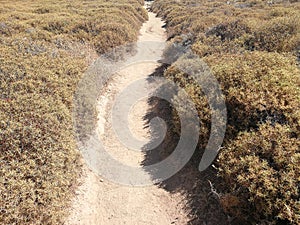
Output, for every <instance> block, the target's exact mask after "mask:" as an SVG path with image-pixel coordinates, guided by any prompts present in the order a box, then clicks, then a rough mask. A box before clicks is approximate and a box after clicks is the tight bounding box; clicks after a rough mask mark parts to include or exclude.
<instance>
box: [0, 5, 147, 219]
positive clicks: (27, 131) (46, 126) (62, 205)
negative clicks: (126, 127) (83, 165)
mask: <svg viewBox="0 0 300 225" xmlns="http://www.w3.org/2000/svg"><path fill="white" fill-rule="evenodd" d="M146 18H147V14H146V12H145V10H144V9H143V8H142V1H138V0H117V1H114V2H112V1H105V0H96V1H79V0H74V1H68V0H60V1H53V0H47V1H45V0H36V1H29V0H28V1H27V0H26V1H4V0H1V1H0V162H1V167H0V223H1V224H59V223H62V222H63V218H64V215H65V214H66V208H67V206H68V201H69V199H70V197H71V196H72V194H73V190H74V186H75V185H76V179H77V177H78V174H79V172H80V163H79V154H78V152H77V150H76V143H75V141H74V136H73V122H72V115H71V114H72V107H73V103H72V98H73V92H74V90H75V88H76V85H77V83H78V81H79V79H80V78H81V77H82V75H83V73H84V71H85V69H86V68H87V66H88V63H89V62H91V61H92V60H93V59H94V58H95V57H97V53H103V52H105V51H107V50H109V49H110V48H112V47H115V46H117V45H120V44H124V43H127V42H131V41H134V40H136V38H137V34H138V30H139V28H140V26H141V24H142V22H143V21H144V20H145V19H146Z"/></svg>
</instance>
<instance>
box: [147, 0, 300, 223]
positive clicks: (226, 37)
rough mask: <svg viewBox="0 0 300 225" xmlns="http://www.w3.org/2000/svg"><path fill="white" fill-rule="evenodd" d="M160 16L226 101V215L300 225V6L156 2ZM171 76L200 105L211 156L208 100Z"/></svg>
mask: <svg viewBox="0 0 300 225" xmlns="http://www.w3.org/2000/svg"><path fill="white" fill-rule="evenodd" d="M152 9H153V10H154V12H157V13H158V14H159V15H160V16H162V17H163V18H164V19H165V20H166V24H167V30H168V36H169V39H170V40H171V42H172V43H174V44H175V45H177V46H178V45H180V46H183V47H184V48H185V49H188V48H190V49H192V51H193V52H194V53H196V54H198V55H199V56H200V57H201V58H202V59H203V60H204V61H205V62H206V63H207V64H208V65H209V66H210V68H211V70H212V72H213V74H214V76H215V77H216V78H217V79H218V81H219V83H220V85H221V88H222V92H223V94H224V96H225V100H226V106H227V111H228V115H227V117H228V124H227V130H226V136H225V140H224V143H223V146H222V147H223V148H222V150H221V151H220V154H219V156H218V159H217V161H216V166H217V168H218V171H219V175H220V176H221V177H222V178H223V181H224V183H225V184H226V185H225V187H226V188H225V190H222V193H221V194H220V202H221V205H222V206H223V208H224V210H225V211H226V212H227V213H228V214H229V215H230V216H232V217H233V218H239V221H241V219H242V220H244V223H253V224H257V223H258V222H259V223H264V224H280V223H284V224H300V204H299V202H300V192H299V191H300V167H299V163H300V158H299V155H300V143H299V137H300V133H299V130H300V111H299V109H300V76H299V75H300V69H299V62H298V60H297V57H299V44H300V36H299V35H300V17H299V15H300V4H299V3H298V2H296V1H294V2H292V1H263V0H261V1H260V0H251V1H250V0H249V1H248V0H246V1H225V0H217V1H204V0H194V1H191V0H180V1H171V0H170V1H168V0H156V1H155V2H154V4H153V7H152ZM164 76H165V77H167V78H169V79H171V80H173V81H175V82H177V83H179V84H180V86H181V87H183V88H184V89H185V91H186V92H187V93H188V94H189V96H190V97H191V98H192V99H193V101H194V103H195V104H196V108H197V110H198V114H199V117H200V119H201V121H200V124H201V126H200V129H201V134H200V135H201V136H200V138H199V140H201V143H199V152H203V151H204V148H205V146H206V142H207V140H208V137H209V133H210V119H211V118H210V117H211V114H210V109H209V106H208V103H207V99H206V97H205V95H204V94H203V93H202V91H201V88H200V87H199V85H197V84H196V82H194V81H193V79H191V78H190V77H189V76H188V74H184V73H183V72H182V71H179V70H178V69H176V66H175V64H173V65H171V66H170V67H169V68H168V69H167V70H166V71H165V73H164ZM177 98H180V95H178V96H175V97H174V99H173V101H177ZM173 115H174V116H173V119H174V129H175V131H176V132H177V133H180V128H179V127H180V122H179V120H178V117H177V113H176V112H174V113H173ZM198 154H199V153H198ZM199 160H200V159H199ZM197 163H199V161H198V162H197Z"/></svg>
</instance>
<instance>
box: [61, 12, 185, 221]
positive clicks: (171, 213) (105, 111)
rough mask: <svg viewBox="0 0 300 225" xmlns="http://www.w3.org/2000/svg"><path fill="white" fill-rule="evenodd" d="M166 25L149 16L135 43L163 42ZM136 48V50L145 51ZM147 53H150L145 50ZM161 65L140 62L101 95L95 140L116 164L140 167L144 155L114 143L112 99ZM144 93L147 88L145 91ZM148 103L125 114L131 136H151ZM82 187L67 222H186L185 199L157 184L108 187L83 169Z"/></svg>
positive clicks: (119, 76) (154, 50)
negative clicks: (116, 161) (103, 147)
mask: <svg viewBox="0 0 300 225" xmlns="http://www.w3.org/2000/svg"><path fill="white" fill-rule="evenodd" d="M163 25H164V23H163V22H162V21H161V20H160V19H159V18H156V17H155V15H154V14H153V13H149V21H147V22H146V23H145V24H144V25H143V27H142V29H141V35H140V38H139V42H145V41H158V42H159V41H165V31H164V29H163V28H162V27H163ZM142 48H143V47H139V49H138V51H139V52H143V51H144V50H145V49H142ZM148 50H149V49H148ZM162 50H163V49H152V53H151V54H154V55H157V56H160V55H161V54H162ZM159 66H160V65H159V63H149V62H146V63H139V64H138V65H135V66H133V67H128V68H126V69H124V70H122V71H120V72H119V73H118V74H116V75H115V76H114V78H113V79H112V80H111V81H110V82H109V84H108V85H107V87H106V89H105V90H104V91H103V93H102V94H101V96H100V97H99V105H98V113H99V115H98V119H99V120H98V127H97V130H98V132H99V137H100V138H101V140H102V141H103V143H104V144H105V146H106V149H108V151H109V153H110V154H111V155H112V156H113V157H114V158H116V159H118V160H119V161H121V162H123V163H125V164H128V165H134V166H141V164H142V162H143V161H145V159H146V158H145V157H146V156H145V155H144V153H142V151H140V152H133V151H128V149H127V148H126V147H125V146H124V145H123V144H122V143H120V141H118V138H117V137H115V134H114V131H113V129H112V128H111V119H110V117H111V114H110V111H111V107H112V104H113V102H114V99H115V97H116V95H117V94H118V93H119V92H120V91H122V90H123V89H124V88H125V87H126V86H128V85H129V84H130V83H131V82H132V81H134V80H137V79H139V78H145V77H148V76H149V75H150V74H152V73H153V72H154V71H155V69H156V68H157V67H159ZM144 88H145V91H146V89H147V88H149V87H147V86H145V87H144ZM149 107H150V106H149V103H148V100H147V99H142V100H141V101H139V102H138V103H137V104H136V105H135V106H133V107H132V110H131V113H130V115H129V126H130V129H131V131H132V133H133V134H134V135H135V136H137V138H139V139H141V140H147V139H149V138H150V130H149V129H150V128H149V127H148V126H145V123H146V122H145V118H146V114H147V113H148V111H149ZM81 179H82V180H81V185H80V186H79V188H78V189H77V190H76V197H75V199H74V200H73V203H72V207H71V209H70V216H69V217H68V219H67V221H66V222H65V224H68V225H76V224H88V225H93V224H95V225H99V224H100V225H102V224H103V225H108V224H109V225H114V224H115V225H117V224H118V225H119V224H130V225H140V224H141V225H142V224H145V225H152V224H153V225H158V224H159V225H164V224H187V223H188V221H189V217H188V212H186V211H185V210H184V206H185V205H186V204H185V201H184V197H183V196H182V195H181V194H180V193H178V192H176V193H175V192H173V193H171V192H169V191H167V190H165V189H164V188H161V187H159V186H157V185H152V186H147V187H130V186H122V185H119V184H115V183H112V182H111V181H108V180H106V179H105V178H104V177H103V178H101V177H99V176H97V175H96V174H94V173H93V172H92V171H91V170H89V169H88V168H87V167H85V168H84V172H83V175H82V178H81Z"/></svg>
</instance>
